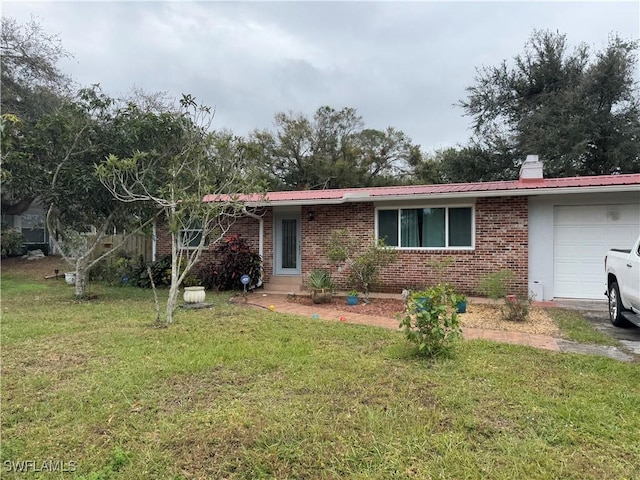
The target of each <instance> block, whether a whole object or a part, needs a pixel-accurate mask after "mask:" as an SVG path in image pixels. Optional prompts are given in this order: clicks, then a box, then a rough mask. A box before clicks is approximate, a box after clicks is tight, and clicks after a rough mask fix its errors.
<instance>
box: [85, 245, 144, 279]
mask: <svg viewBox="0 0 640 480" xmlns="http://www.w3.org/2000/svg"><path fill="white" fill-rule="evenodd" d="M140 262H141V260H139V261H138V262H136V260H134V259H133V257H132V256H131V254H128V253H126V252H116V253H113V254H112V255H110V256H108V257H107V258H103V259H102V260H100V261H99V262H98V263H97V264H96V265H95V266H94V267H93V268H92V269H91V270H90V271H89V280H91V281H98V282H103V283H106V284H108V285H123V284H127V283H129V284H131V283H132V282H131V279H132V278H133V276H134V272H135V271H136V269H137V268H138V264H139V263H140Z"/></svg>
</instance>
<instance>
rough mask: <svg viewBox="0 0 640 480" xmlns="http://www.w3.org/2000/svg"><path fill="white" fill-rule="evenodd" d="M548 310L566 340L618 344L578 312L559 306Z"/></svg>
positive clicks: (595, 343) (594, 343)
mask: <svg viewBox="0 0 640 480" xmlns="http://www.w3.org/2000/svg"><path fill="white" fill-rule="evenodd" d="M548 312H549V314H550V315H551V318H552V319H553V321H554V322H555V323H556V325H558V328H559V329H560V331H561V332H562V336H563V337H564V338H566V339H567V340H572V341H574V342H578V343H589V344H593V345H618V342H617V341H616V340H615V339H613V338H611V337H609V336H608V335H605V334H604V333H602V332H599V331H598V330H596V329H595V328H594V327H593V325H591V324H590V323H589V321H588V320H586V319H585V318H584V317H583V316H582V314H581V313H580V312H577V311H575V310H564V309H561V308H550V309H549V310H548Z"/></svg>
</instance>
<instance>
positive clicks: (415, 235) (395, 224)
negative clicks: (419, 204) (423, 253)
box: [378, 207, 473, 248]
mask: <svg viewBox="0 0 640 480" xmlns="http://www.w3.org/2000/svg"><path fill="white" fill-rule="evenodd" d="M378 238H380V239H384V241H385V243H386V244H387V245H389V246H394V247H401V248H472V247H473V209H472V207H426V208H401V209H393V210H378Z"/></svg>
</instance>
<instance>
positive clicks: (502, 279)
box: [478, 268, 515, 300]
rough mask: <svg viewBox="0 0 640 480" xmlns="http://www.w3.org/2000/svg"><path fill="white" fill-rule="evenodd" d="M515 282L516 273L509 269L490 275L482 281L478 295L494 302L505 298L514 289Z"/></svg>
mask: <svg viewBox="0 0 640 480" xmlns="http://www.w3.org/2000/svg"><path fill="white" fill-rule="evenodd" d="M514 280H515V275H514V273H513V272H512V271H511V270H509V269H508V268H505V269H503V270H499V271H497V272H494V273H490V274H488V275H485V276H484V277H483V278H482V280H481V281H480V284H479V285H478V293H480V294H481V295H484V296H486V297H489V298H493V299H494V300H497V299H499V298H504V297H505V296H506V295H507V293H509V290H510V289H511V288H512V287H513V282H514Z"/></svg>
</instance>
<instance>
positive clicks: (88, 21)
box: [3, 1, 640, 150]
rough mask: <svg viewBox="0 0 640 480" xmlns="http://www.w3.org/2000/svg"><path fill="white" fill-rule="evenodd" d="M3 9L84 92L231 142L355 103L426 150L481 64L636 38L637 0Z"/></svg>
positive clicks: (449, 125) (443, 139) (440, 142)
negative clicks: (48, 43) (157, 104)
mask: <svg viewBox="0 0 640 480" xmlns="http://www.w3.org/2000/svg"><path fill="white" fill-rule="evenodd" d="M3 13H4V14H5V15H10V16H14V17H16V18H17V19H18V20H19V21H24V20H27V19H28V18H29V15H30V14H31V13H33V14H34V15H36V16H37V17H40V19H41V23H42V24H43V26H44V27H45V29H46V30H47V31H48V32H51V33H60V36H61V38H62V41H63V45H64V46H65V48H66V49H67V50H69V51H71V52H72V53H74V54H75V58H74V59H73V60H71V61H65V62H62V63H61V67H62V68H63V69H64V70H66V71H67V72H68V73H69V74H71V75H72V76H73V77H74V78H75V79H76V80H77V82H78V83H79V84H84V85H86V84H89V83H98V82H100V83H101V84H102V85H103V87H104V88H105V89H106V90H107V91H108V92H109V93H112V94H114V95H115V94H121V93H125V92H127V91H128V90H129V89H130V88H131V87H132V86H133V85H136V86H139V87H141V88H143V89H145V90H148V91H167V92H169V93H170V94H171V95H173V96H179V95H180V94H181V93H192V94H194V95H195V96H196V97H197V98H199V99H200V100H201V101H203V102H205V103H206V104H209V105H213V106H215V107H216V112H217V118H216V122H215V123H216V126H218V127H219V128H222V127H227V128H230V129H232V130H234V131H235V132H236V133H238V134H246V133H248V132H249V131H251V130H252V129H254V128H264V127H270V126H271V125H272V119H273V116H274V114H275V113H276V112H278V111H286V110H294V111H302V112H304V113H306V114H309V115H312V114H313V112H314V111H315V110H316V109H317V108H318V107H319V106H321V105H330V106H332V107H334V108H342V107H345V106H349V107H354V108H356V109H357V110H358V112H359V113H360V114H361V115H362V116H363V117H364V120H365V123H366V125H367V126H368V127H371V128H385V127H387V126H393V127H396V128H399V129H401V130H403V131H404V132H405V133H406V134H407V135H409V136H410V137H412V138H413V139H414V141H416V142H417V143H420V144H421V145H422V146H423V148H424V149H425V150H431V149H433V148H437V147H444V146H449V145H454V144H456V143H465V142H466V140H467V138H468V136H469V131H468V127H469V125H470V121H469V119H468V118H463V117H462V111H461V110H460V109H459V108H457V107H455V106H454V104H456V103H457V102H458V101H460V100H461V99H463V98H464V97H465V95H466V92H465V88H466V87H468V86H470V85H472V84H473V81H474V75H475V68H476V67H481V66H483V65H496V64H498V63H499V62H500V61H502V60H503V59H510V58H513V56H515V55H517V54H519V53H521V52H522V51H523V47H524V44H525V42H526V41H527V40H528V38H529V37H530V36H531V33H532V32H533V29H534V28H537V29H549V30H553V31H555V30H557V31H559V32H562V33H566V34H567V38H568V40H569V42H570V43H571V44H573V45H576V44H578V43H580V42H586V43H587V44H589V45H591V46H593V47H595V48H596V49H601V48H603V47H604V46H605V45H606V42H607V39H608V36H609V34H610V33H611V32H618V33H619V34H621V35H622V36H623V37H624V38H633V39H637V38H638V34H639V32H640V26H639V22H640V4H638V3H637V2H635V3H634V2H326V3H324V2H188V1H187V2H166V3H163V2H46V3H45V2H33V3H30V2H12V1H9V2H4V4H3ZM638 78H640V74H639V77H638Z"/></svg>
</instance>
